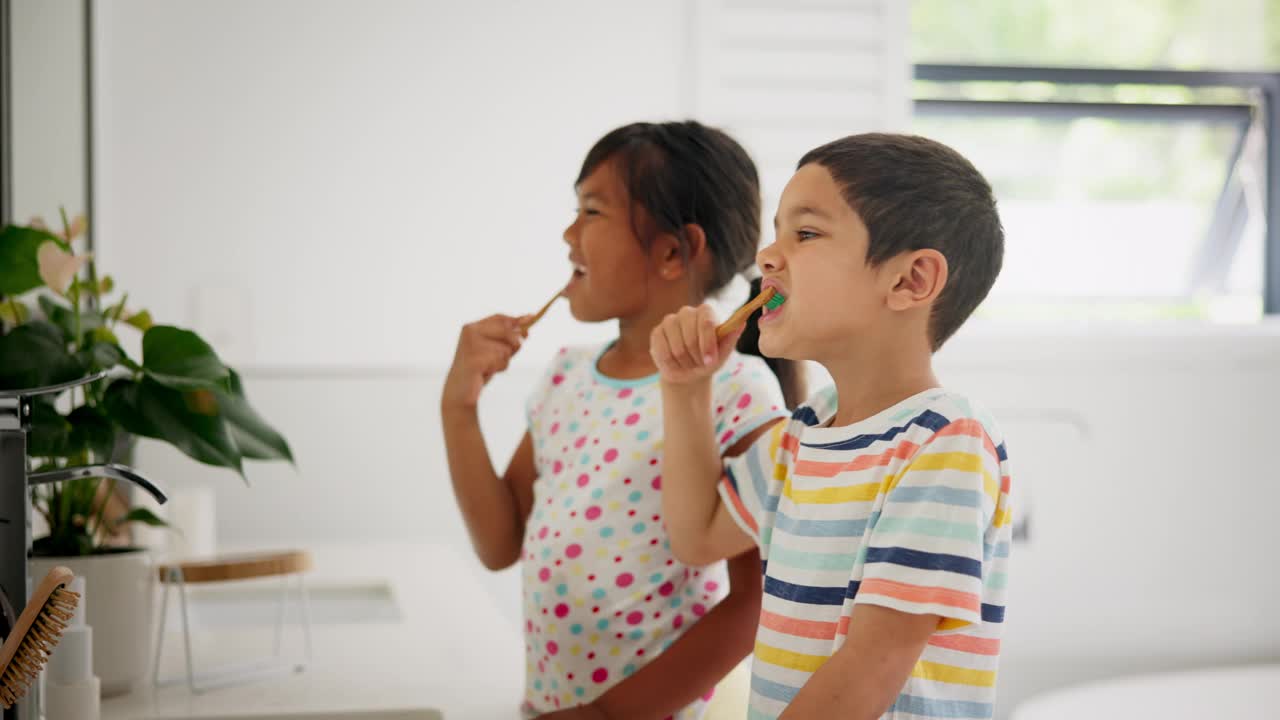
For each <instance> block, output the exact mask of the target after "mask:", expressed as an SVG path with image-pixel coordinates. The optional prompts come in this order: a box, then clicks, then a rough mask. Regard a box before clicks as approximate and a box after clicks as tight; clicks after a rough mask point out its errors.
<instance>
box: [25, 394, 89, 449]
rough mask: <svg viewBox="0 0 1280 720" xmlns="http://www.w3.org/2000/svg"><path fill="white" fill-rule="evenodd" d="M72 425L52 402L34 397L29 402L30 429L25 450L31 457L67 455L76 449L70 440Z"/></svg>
mask: <svg viewBox="0 0 1280 720" xmlns="http://www.w3.org/2000/svg"><path fill="white" fill-rule="evenodd" d="M72 430H73V428H72V425H71V423H70V422H68V421H67V418H65V417H63V416H62V415H61V414H60V413H59V412H58V411H57V409H56V408H54V406H53V403H52V402H50V401H49V400H47V399H45V398H36V399H35V400H33V401H32V403H31V418H30V431H29V432H28V434H27V452H28V453H29V454H30V455H31V456H32V457H43V458H50V457H69V456H72V455H75V454H76V453H77V451H78V449H77V448H76V447H75V444H74V443H73V441H72V438H71V433H72Z"/></svg>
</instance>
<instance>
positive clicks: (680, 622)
mask: <svg viewBox="0 0 1280 720" xmlns="http://www.w3.org/2000/svg"><path fill="white" fill-rule="evenodd" d="M683 625H684V616H683V615H677V616H676V619H675V620H672V621H671V627H673V628H675V629H676V630H679V629H680V628H681V627H682V626H683Z"/></svg>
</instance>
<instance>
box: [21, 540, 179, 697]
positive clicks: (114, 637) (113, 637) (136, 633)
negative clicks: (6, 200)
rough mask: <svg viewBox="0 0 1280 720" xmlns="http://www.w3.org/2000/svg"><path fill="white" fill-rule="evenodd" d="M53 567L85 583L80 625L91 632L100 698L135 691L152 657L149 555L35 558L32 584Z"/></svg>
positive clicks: (152, 576)
mask: <svg viewBox="0 0 1280 720" xmlns="http://www.w3.org/2000/svg"><path fill="white" fill-rule="evenodd" d="M57 565H64V566H66V567H68V568H70V569H71V572H73V573H75V574H76V576H77V577H83V578H84V579H85V603H86V605H85V611H86V614H85V622H86V623H88V624H89V626H90V627H92V628H93V671H94V674H96V675H97V676H98V677H99V678H100V679H101V680H102V696H103V697H112V696H115V695H123V694H124V693H127V692H129V691H131V690H133V689H135V688H137V687H140V686H141V684H142V682H143V681H144V679H145V678H146V677H147V670H148V668H149V667H150V659H151V653H153V652H155V646H154V642H153V641H154V636H153V632H154V631H153V628H152V624H153V623H152V617H153V615H154V612H153V608H154V605H155V590H156V573H155V568H154V564H153V562H152V559H151V555H150V553H148V552H147V551H146V550H129V551H125V552H115V553H109V554H104V555H89V556H84V557H61V558H56V557H36V558H32V559H31V579H32V582H33V583H35V584H39V582H40V580H41V578H43V577H44V576H45V574H46V573H48V572H49V570H50V569H52V568H53V567H55V566H57Z"/></svg>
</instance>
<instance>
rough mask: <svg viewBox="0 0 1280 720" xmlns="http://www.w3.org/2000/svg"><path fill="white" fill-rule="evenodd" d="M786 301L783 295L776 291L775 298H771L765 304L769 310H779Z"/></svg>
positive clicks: (774, 292)
mask: <svg viewBox="0 0 1280 720" xmlns="http://www.w3.org/2000/svg"><path fill="white" fill-rule="evenodd" d="M786 301H787V299H786V298H785V297H783V296H782V293H780V292H778V291H777V290H774V291H773V297H771V298H769V302H767V303H765V304H764V306H765V307H767V308H769V309H770V310H777V309H778V308H780V307H782V303H784V302H786Z"/></svg>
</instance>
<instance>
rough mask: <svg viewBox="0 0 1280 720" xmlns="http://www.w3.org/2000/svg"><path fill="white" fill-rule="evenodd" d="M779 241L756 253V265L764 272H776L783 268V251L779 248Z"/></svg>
mask: <svg viewBox="0 0 1280 720" xmlns="http://www.w3.org/2000/svg"><path fill="white" fill-rule="evenodd" d="M777 246H778V244H777V243H774V244H772V245H770V246H768V247H765V248H762V249H761V250H760V252H758V253H756V265H758V266H759V267H760V272H762V273H775V272H778V271H779V270H781V269H782V253H779V252H778V250H777Z"/></svg>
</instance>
